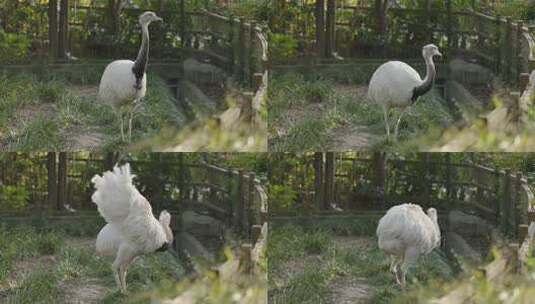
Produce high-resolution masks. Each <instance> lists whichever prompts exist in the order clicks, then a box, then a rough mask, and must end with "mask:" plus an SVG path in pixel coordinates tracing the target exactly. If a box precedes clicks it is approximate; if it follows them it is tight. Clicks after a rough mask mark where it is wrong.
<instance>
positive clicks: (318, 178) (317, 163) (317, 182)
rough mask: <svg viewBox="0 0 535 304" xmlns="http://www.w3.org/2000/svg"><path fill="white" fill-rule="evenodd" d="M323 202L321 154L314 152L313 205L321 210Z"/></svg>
mask: <svg viewBox="0 0 535 304" xmlns="http://www.w3.org/2000/svg"><path fill="white" fill-rule="evenodd" d="M322 200H323V153H321V152H314V203H315V204H316V208H318V209H322V208H323V206H322Z"/></svg>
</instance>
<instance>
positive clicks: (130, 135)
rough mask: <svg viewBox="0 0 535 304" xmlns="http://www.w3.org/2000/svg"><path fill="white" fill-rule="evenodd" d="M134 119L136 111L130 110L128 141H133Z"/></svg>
mask: <svg viewBox="0 0 535 304" xmlns="http://www.w3.org/2000/svg"><path fill="white" fill-rule="evenodd" d="M133 117H134V109H132V110H130V117H129V118H128V141H132V119H133Z"/></svg>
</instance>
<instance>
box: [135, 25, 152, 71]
mask: <svg viewBox="0 0 535 304" xmlns="http://www.w3.org/2000/svg"><path fill="white" fill-rule="evenodd" d="M148 63H149V25H148V23H143V24H141V47H140V48H139V52H138V53H137V57H136V61H135V62H134V67H133V68H132V71H133V72H134V74H135V75H136V78H137V79H141V78H143V75H145V71H146V70H147V65H148Z"/></svg>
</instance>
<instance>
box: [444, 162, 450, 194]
mask: <svg viewBox="0 0 535 304" xmlns="http://www.w3.org/2000/svg"><path fill="white" fill-rule="evenodd" d="M445 161H446V185H445V187H446V199H447V200H449V199H450V198H451V158H450V153H446V155H445Z"/></svg>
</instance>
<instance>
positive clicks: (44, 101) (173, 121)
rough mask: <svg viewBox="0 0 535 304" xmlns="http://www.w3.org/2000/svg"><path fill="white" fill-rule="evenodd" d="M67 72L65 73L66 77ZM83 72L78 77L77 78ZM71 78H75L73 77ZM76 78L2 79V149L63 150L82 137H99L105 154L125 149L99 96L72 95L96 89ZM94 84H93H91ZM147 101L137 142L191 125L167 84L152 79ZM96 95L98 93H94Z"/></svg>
mask: <svg viewBox="0 0 535 304" xmlns="http://www.w3.org/2000/svg"><path fill="white" fill-rule="evenodd" d="M64 72H65V71H64ZM80 72H81V71H78V74H83V73H80ZM69 75H70V76H69ZM74 75H76V73H71V72H68V73H67V72H65V73H63V72H62V73H59V72H58V74H51V72H46V71H36V73H35V74H32V75H31V74H26V73H8V72H5V71H4V72H2V73H0V144H1V145H2V146H3V149H5V150H16V151H35V150H47V151H48V150H62V149H65V147H66V145H68V144H70V143H71V142H73V141H74V140H76V139H77V138H78V137H79V136H80V135H83V134H87V133H92V132H97V133H99V134H101V137H103V138H104V143H103V144H102V147H103V149H105V150H106V149H109V150H114V151H115V150H118V149H119V150H120V149H124V148H126V143H124V142H123V141H122V140H121V136H120V123H119V120H118V118H117V116H116V114H115V111H114V109H112V108H111V106H109V105H106V104H103V103H100V102H97V100H96V95H92V94H91V95H87V94H86V95H84V94H77V93H75V92H73V91H72V90H71V89H72V85H73V84H84V85H86V84H88V83H89V84H93V85H94V84H96V83H98V80H95V81H94V82H93V80H94V78H95V77H94V75H88V76H87V79H86V78H83V79H80V78H76V77H74ZM90 80H91V82H89V81H90ZM148 84H149V85H148V89H147V95H146V97H145V98H144V100H143V103H142V104H143V107H142V108H141V109H140V110H139V111H138V113H136V115H135V116H134V121H133V132H132V133H133V134H132V140H133V141H136V140H139V139H141V138H145V137H147V136H151V135H153V134H156V133H157V132H159V131H160V130H161V129H163V128H165V127H169V126H174V127H179V126H182V125H183V124H184V123H185V122H186V117H185V115H184V113H182V112H180V111H179V110H178V109H177V107H176V106H175V105H174V102H175V101H174V98H173V97H172V96H171V93H170V92H169V90H168V88H167V86H166V84H165V83H164V81H163V80H162V79H161V78H159V77H157V76H155V75H153V74H149V75H148ZM95 93H96V92H95Z"/></svg>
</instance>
